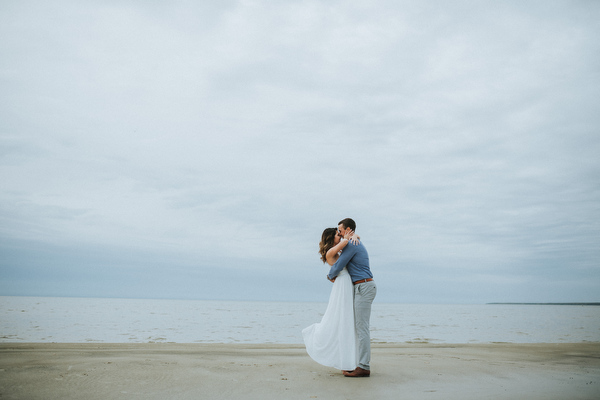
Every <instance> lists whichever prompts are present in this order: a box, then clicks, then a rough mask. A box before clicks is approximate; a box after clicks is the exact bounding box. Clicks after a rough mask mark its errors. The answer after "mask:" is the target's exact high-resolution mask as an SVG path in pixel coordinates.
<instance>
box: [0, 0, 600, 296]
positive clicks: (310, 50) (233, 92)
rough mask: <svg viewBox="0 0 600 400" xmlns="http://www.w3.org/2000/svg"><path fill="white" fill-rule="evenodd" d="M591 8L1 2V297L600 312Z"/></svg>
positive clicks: (597, 78)
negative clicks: (342, 260) (326, 254)
mask: <svg viewBox="0 0 600 400" xmlns="http://www.w3.org/2000/svg"><path fill="white" fill-rule="evenodd" d="M599 20H600V2H596V1H527V2H523V1H452V2H449V1H431V2H424V1H371V0H370V1H364V0H362V1H222V0H219V1H203V2H196V1H141V0H140V1H94V2H87V1H52V2H48V1H11V0H4V1H2V2H1V3H0V85H1V88H2V90H1V91H0V138H1V141H0V143H1V148H0V149H1V150H0V179H1V182H2V184H1V186H0V257H1V259H0V274H1V275H0V277H1V280H0V295H35V296H91V297H139V298H183V299H232V300H277V301H279V300H289V301H326V300H327V298H328V295H329V290H330V287H331V286H330V283H329V282H327V281H326V280H325V274H326V272H327V267H325V266H323V264H322V263H321V262H320V261H319V256H318V254H317V248H318V242H319V240H320V236H321V232H322V231H323V229H324V228H326V227H332V226H336V225H337V222H338V221H339V220H341V219H342V218H345V217H352V218H354V219H355V220H356V222H357V225H358V228H357V231H358V233H359V234H360V235H361V236H362V239H363V243H364V244H365V246H366V247H367V249H368V251H369V255H370V259H371V268H372V271H373V273H374V275H375V280H376V282H377V285H378V289H379V293H378V299H377V300H378V301H380V302H400V303H416V302H420V303H485V302H497V301H500V302H502V301H509V302H512V301H515V302H588V301H600V161H599V159H600V106H599V104H600V103H599V100H598V99H600V41H599V40H598V38H599V37H600V25H599V24H598V21H599Z"/></svg>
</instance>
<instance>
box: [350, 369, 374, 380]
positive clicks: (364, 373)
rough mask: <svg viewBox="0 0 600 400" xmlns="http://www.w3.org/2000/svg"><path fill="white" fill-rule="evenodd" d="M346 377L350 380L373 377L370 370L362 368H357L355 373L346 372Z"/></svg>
mask: <svg viewBox="0 0 600 400" xmlns="http://www.w3.org/2000/svg"><path fill="white" fill-rule="evenodd" d="M344 376H347V377H349V378H368V377H369V376H371V371H369V370H368V369H362V368H361V367H356V369H355V370H354V371H351V372H348V371H344Z"/></svg>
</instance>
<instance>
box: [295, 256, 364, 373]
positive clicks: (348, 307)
mask: <svg viewBox="0 0 600 400" xmlns="http://www.w3.org/2000/svg"><path fill="white" fill-rule="evenodd" d="M302 336H303V337H304V344H305V345H306V351H307V352H308V355H309V356H310V357H311V358H312V359H313V360H315V361H316V362H318V363H319V364H322V365H325V366H327V367H332V368H337V369H340V370H348V371H351V370H354V369H355V368H356V365H357V354H358V352H357V346H358V344H357V341H356V332H355V330H354V287H353V285H352V280H351V279H350V274H349V273H348V271H347V270H346V268H344V269H343V270H342V272H340V274H339V275H338V276H337V278H336V280H335V282H334V283H333V288H332V289H331V294H330V295H329V304H328V305H327V309H326V310H325V314H324V315H323V318H322V319H321V322H319V323H316V324H312V325H311V326H309V327H307V328H304V329H303V330H302Z"/></svg>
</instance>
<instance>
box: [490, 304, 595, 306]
mask: <svg viewBox="0 0 600 400" xmlns="http://www.w3.org/2000/svg"><path fill="white" fill-rule="evenodd" d="M486 304H510V305H525V306H600V303H486Z"/></svg>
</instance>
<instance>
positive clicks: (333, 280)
mask: <svg viewBox="0 0 600 400" xmlns="http://www.w3.org/2000/svg"><path fill="white" fill-rule="evenodd" d="M335 278H337V276H336V277H335ZM335 278H333V279H329V275H327V280H328V281H329V282H331V283H333V282H335Z"/></svg>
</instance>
